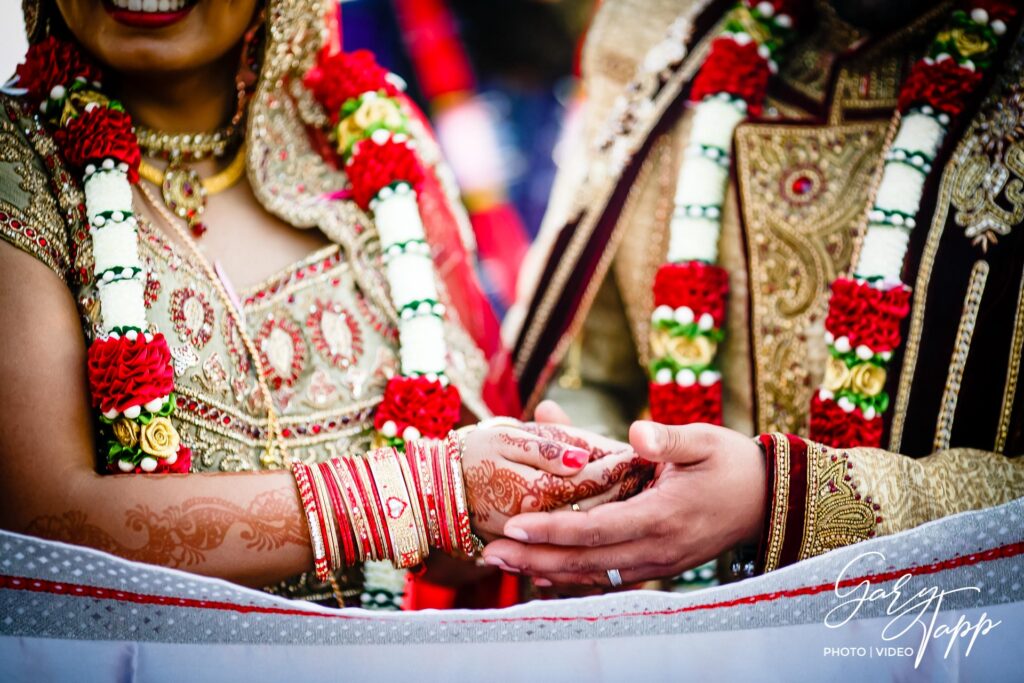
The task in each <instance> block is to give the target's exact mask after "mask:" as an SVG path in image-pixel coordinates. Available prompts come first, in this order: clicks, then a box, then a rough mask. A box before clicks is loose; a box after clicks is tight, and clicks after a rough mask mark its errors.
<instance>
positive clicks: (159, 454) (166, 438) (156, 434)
mask: <svg viewBox="0 0 1024 683" xmlns="http://www.w3.org/2000/svg"><path fill="white" fill-rule="evenodd" d="M180 445H181V439H180V438H179V437H178V432H177V430H175V429H174V425H173V424H171V421H170V420H169V419H167V418H166V417H154V418H153V419H152V420H151V421H150V423H149V424H148V425H143V426H142V430H141V432H140V433H139V447H140V448H141V449H142V450H143V452H144V453H148V454H149V455H152V456H153V457H156V458H169V457H170V456H172V455H174V454H175V453H177V452H178V447H179V446H180Z"/></svg>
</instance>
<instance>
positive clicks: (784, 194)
mask: <svg viewBox="0 0 1024 683" xmlns="http://www.w3.org/2000/svg"><path fill="white" fill-rule="evenodd" d="M887 127H888V124H887V123H886V122H872V123H858V124H848V125H843V126H830V127H827V128H816V127H815V128H812V127H802V126H801V127H797V126H774V125H758V124H744V125H741V126H740V127H739V128H738V129H737V131H736V163H737V175H738V177H739V191H740V206H741V212H742V217H743V220H744V223H745V225H746V227H747V252H748V254H749V256H750V265H749V272H750V274H751V281H750V296H751V303H752V306H751V313H750V315H751V333H752V334H751V348H752V355H753V357H754V386H755V391H756V396H757V424H756V429H757V431H759V432H768V431H773V430H781V431H785V432H789V433H795V434H799V433H802V432H806V429H807V406H808V405H809V403H810V400H811V393H812V392H813V387H815V386H817V384H818V383H819V381H820V379H821V377H820V376H816V374H815V373H820V372H822V371H823V370H824V366H825V360H826V359H825V355H824V353H823V352H822V353H820V354H818V355H819V356H820V358H816V356H815V352H816V347H817V346H818V344H817V342H816V340H820V338H821V335H822V334H823V326H824V319H825V314H826V312H827V306H828V283H830V282H831V281H832V280H833V279H835V278H836V277H837V276H839V275H841V274H843V273H845V272H846V271H847V270H848V269H849V267H850V264H851V263H852V262H853V259H854V255H855V253H856V251H857V249H858V248H859V242H860V239H861V236H862V234H861V232H858V231H857V230H855V228H860V229H861V231H862V229H863V226H862V221H860V220H859V218H860V217H861V215H862V214H863V211H864V207H865V205H866V203H867V201H868V197H869V195H870V191H871V185H872V182H873V180H874V178H875V176H876V175H877V174H876V171H877V166H878V159H879V158H880V156H881V155H880V151H881V148H882V144H883V141H884V137H885V133H886V130H887ZM817 360H820V362H816V361H817Z"/></svg>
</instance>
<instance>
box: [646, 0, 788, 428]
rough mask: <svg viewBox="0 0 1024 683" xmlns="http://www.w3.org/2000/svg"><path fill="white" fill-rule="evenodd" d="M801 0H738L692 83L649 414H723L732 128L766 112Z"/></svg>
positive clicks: (661, 277)
mask: <svg viewBox="0 0 1024 683" xmlns="http://www.w3.org/2000/svg"><path fill="white" fill-rule="evenodd" d="M801 5H802V0H772V1H771V2H767V1H762V2H754V1H753V0H744V1H743V2H740V3H738V4H737V5H736V6H735V7H734V8H733V9H732V10H731V11H730V12H729V14H728V15H727V16H726V19H725V24H724V26H723V29H722V32H721V33H720V34H718V35H717V36H716V37H715V39H714V40H713V41H712V43H711V48H710V51H709V53H708V56H707V57H706V58H705V60H704V63H703V64H702V65H701V67H700V70H699V71H698V72H697V75H696V77H695V78H694V80H693V85H692V87H691V88H690V100H691V101H692V102H695V103H696V105H695V107H694V119H693V128H692V133H691V138H690V144H689V146H688V148H687V150H686V156H685V162H684V163H683V165H682V167H681V168H680V170H679V176H678V179H677V181H676V194H675V210H674V211H673V214H672V218H671V222H670V225H669V249H668V262H667V263H665V264H663V265H662V266H661V267H660V268H659V269H658V272H657V274H656V275H655V279H654V312H653V314H652V316H651V335H650V343H651V357H652V359H651V363H650V374H651V381H650V385H649V395H650V406H651V417H652V418H653V419H654V420H657V421H658V422H662V423H665V424H687V423H690V422H709V423H712V424H721V423H722V375H721V373H720V372H719V370H718V365H717V351H718V344H719V343H720V342H721V341H722V338H723V332H722V325H723V323H724V321H725V305H726V296H727V294H728V290H729V277H728V274H727V273H726V271H725V269H723V268H722V267H721V266H718V265H716V264H715V263H716V261H717V260H718V239H719V235H720V233H721V228H722V222H721V216H722V204H723V203H724V201H725V192H726V188H727V186H728V179H729V166H730V155H731V146H732V136H733V131H735V129H736V126H737V125H739V124H740V122H742V121H743V120H744V119H745V118H746V117H747V116H748V115H751V116H759V115H760V114H761V110H762V107H763V104H764V99H765V92H766V90H767V87H768V80H769V78H770V77H771V74H773V73H775V72H776V71H777V70H778V67H777V65H776V61H775V60H776V59H777V57H778V55H779V53H780V52H781V50H782V48H783V47H784V45H785V44H786V42H787V41H788V40H789V39H790V38H791V37H792V36H793V24H794V18H795V17H797V16H798V15H799V12H800V10H801Z"/></svg>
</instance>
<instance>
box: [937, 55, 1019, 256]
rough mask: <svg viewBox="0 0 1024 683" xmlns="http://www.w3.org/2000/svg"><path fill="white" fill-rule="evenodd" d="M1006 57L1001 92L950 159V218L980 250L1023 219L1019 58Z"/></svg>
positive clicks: (1005, 233) (986, 248) (1007, 232)
mask: <svg viewBox="0 0 1024 683" xmlns="http://www.w3.org/2000/svg"><path fill="white" fill-rule="evenodd" d="M1010 61H1011V63H1012V64H1013V67H1012V68H1010V69H1008V70H1007V73H1006V74H1005V75H1004V76H1002V78H1001V81H1000V82H1001V83H1003V84H1004V88H1005V91H1006V95H1005V97H1003V98H1002V99H1000V101H999V106H998V107H986V108H985V110H984V112H983V114H982V116H981V117H980V118H979V119H977V121H976V124H975V126H974V129H973V130H974V131H975V132H976V134H975V135H969V136H966V137H965V138H964V140H965V142H964V144H962V145H961V147H960V148H958V149H957V152H956V155H955V157H954V159H953V163H954V165H955V168H956V177H955V180H954V183H953V194H952V199H951V203H952V205H953V207H954V208H955V209H956V213H955V214H954V220H956V223H957V225H959V226H960V227H962V228H963V229H964V235H965V236H966V237H967V238H968V239H970V240H971V244H973V245H975V246H977V247H981V250H982V251H983V252H984V251H988V248H989V247H990V246H993V245H995V244H996V243H997V242H998V240H999V237H1005V236H1006V235H1009V234H1010V230H1011V229H1012V227H1013V226H1014V225H1017V224H1019V223H1020V222H1022V221H1024V83H1021V77H1022V72H1024V60H1020V59H1015V60H1010Z"/></svg>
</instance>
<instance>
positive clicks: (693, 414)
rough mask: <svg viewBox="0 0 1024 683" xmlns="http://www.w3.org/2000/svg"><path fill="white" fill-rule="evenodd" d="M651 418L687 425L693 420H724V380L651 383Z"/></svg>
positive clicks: (711, 421)
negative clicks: (722, 381)
mask: <svg viewBox="0 0 1024 683" xmlns="http://www.w3.org/2000/svg"><path fill="white" fill-rule="evenodd" d="M650 397H651V419H652V420H655V421H656V422H660V423H662V424H667V425H685V424H690V423H691V422H707V423H709V424H715V425H720V424H722V383H721V382H715V383H714V384H712V385H711V386H708V387H705V386H703V385H701V384H692V385H690V386H688V387H683V386H679V385H678V384H676V383H675V382H671V383H669V384H656V383H654V382H651V384H650Z"/></svg>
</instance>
